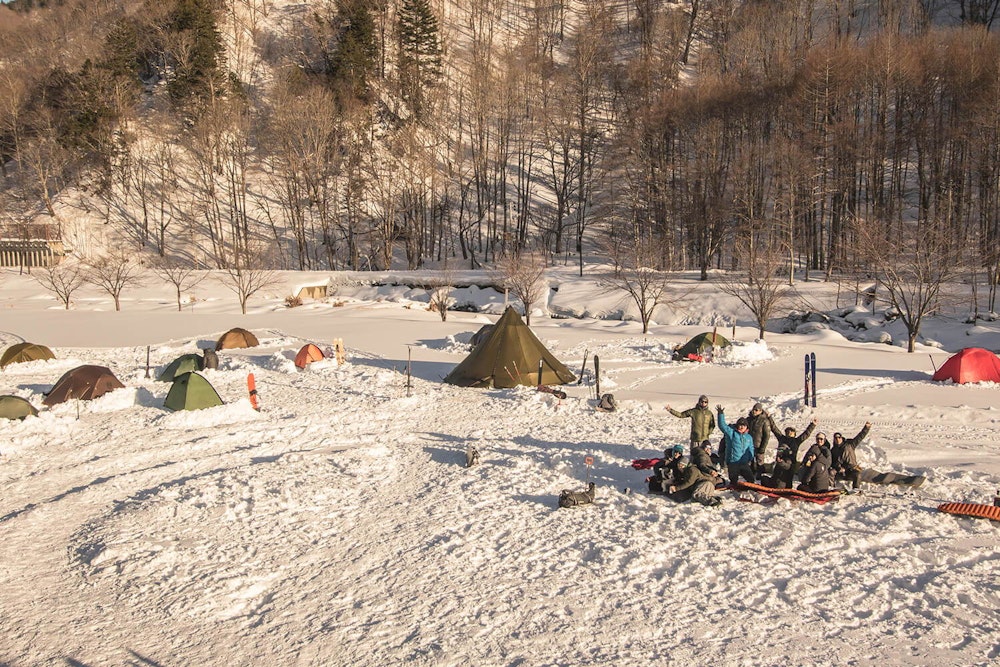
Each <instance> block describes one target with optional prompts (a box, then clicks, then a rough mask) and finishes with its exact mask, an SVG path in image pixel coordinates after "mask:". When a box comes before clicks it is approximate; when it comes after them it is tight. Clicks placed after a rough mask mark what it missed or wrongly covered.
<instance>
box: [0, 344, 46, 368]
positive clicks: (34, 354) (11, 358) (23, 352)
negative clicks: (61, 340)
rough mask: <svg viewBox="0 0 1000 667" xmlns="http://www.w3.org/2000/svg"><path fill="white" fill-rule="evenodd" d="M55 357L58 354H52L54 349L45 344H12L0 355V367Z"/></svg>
mask: <svg viewBox="0 0 1000 667" xmlns="http://www.w3.org/2000/svg"><path fill="white" fill-rule="evenodd" d="M55 358H56V355H54V354H52V350H50V349H49V348H47V347H45V346H44V345H36V344H35V343H17V344H16V345H11V346H10V347H8V348H7V349H6V350H4V352H3V356H2V357H0V368H5V367H6V366H8V365H9V364H19V363H23V362H25V361H37V360H38V359H55Z"/></svg>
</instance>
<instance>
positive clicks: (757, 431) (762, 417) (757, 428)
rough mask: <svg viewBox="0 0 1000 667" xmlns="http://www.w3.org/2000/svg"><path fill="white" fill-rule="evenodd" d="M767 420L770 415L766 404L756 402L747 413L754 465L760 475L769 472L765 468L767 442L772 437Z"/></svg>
mask: <svg viewBox="0 0 1000 667" xmlns="http://www.w3.org/2000/svg"><path fill="white" fill-rule="evenodd" d="M767 420H768V415H767V413H766V412H764V406H763V405H761V404H760V403H754V404H753V407H752V408H750V412H749V413H748V414H747V423H748V424H749V425H750V437H752V438H753V451H754V465H755V467H756V468H757V474H758V475H761V474H763V473H764V472H769V471H766V470H765V466H766V464H767V460H766V459H765V456H766V454H767V443H768V441H769V440H770V438H771V431H770V430H769V429H768V424H767Z"/></svg>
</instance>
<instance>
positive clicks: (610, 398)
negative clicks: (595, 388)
mask: <svg viewBox="0 0 1000 667" xmlns="http://www.w3.org/2000/svg"><path fill="white" fill-rule="evenodd" d="M597 409H598V410H601V411H602V412H614V411H615V410H617V409H618V401H616V400H615V395H614V394H603V395H602V396H601V400H600V401H599V402H598V403H597Z"/></svg>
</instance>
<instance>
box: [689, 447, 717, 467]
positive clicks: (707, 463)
mask: <svg viewBox="0 0 1000 667" xmlns="http://www.w3.org/2000/svg"><path fill="white" fill-rule="evenodd" d="M691 466H692V467H694V468H697V469H698V470H700V471H702V472H703V473H706V474H707V473H710V472H712V471H713V470H715V464H714V463H712V455H711V454H709V453H708V452H707V451H705V449H703V448H702V447H693V448H692V449H691Z"/></svg>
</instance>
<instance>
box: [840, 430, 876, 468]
mask: <svg viewBox="0 0 1000 667" xmlns="http://www.w3.org/2000/svg"><path fill="white" fill-rule="evenodd" d="M870 430H871V426H869V425H868V424H865V426H864V428H862V429H861V430H860V431H859V432H858V434H857V435H856V436H854V437H853V438H848V439H844V440H842V441H840V442H834V443H833V449H832V450H831V455H832V457H833V463H832V464H831V466H830V467H831V468H832V469H833V471H834V473H837V472H848V471H852V470H860V469H861V468H860V467H859V466H858V455H857V453H856V452H855V449H856V448H857V446H858V445H859V444H860V443H861V441H862V440H864V439H865V437H867V436H868V431H870Z"/></svg>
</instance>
